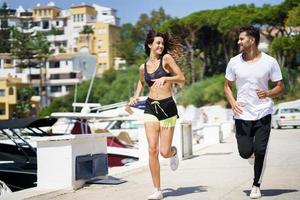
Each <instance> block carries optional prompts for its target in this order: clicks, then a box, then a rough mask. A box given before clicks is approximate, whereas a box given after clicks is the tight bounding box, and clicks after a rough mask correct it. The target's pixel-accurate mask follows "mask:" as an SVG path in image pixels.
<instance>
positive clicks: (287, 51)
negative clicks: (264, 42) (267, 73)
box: [269, 35, 300, 85]
mask: <svg viewBox="0 0 300 200" xmlns="http://www.w3.org/2000/svg"><path fill="white" fill-rule="evenodd" d="M269 49H270V52H271V53H272V54H273V55H275V56H276V58H277V60H278V62H279V64H280V66H281V67H286V68H287V71H288V76H287V78H288V82H289V85H293V83H295V81H296V80H295V78H294V76H293V73H292V69H293V66H294V67H296V65H297V61H296V55H297V53H298V54H299V52H300V35H296V36H293V37H291V36H283V37H278V38H276V39H274V40H273V42H272V43H271V45H270V47H269ZM296 69H297V68H296Z"/></svg>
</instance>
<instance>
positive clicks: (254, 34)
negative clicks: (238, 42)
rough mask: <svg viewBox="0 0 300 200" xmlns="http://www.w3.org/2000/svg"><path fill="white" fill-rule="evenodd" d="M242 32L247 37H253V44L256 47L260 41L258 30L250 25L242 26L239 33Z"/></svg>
mask: <svg viewBox="0 0 300 200" xmlns="http://www.w3.org/2000/svg"><path fill="white" fill-rule="evenodd" d="M242 32H246V34H247V36H251V37H254V39H255V44H256V46H258V44H259V40H260V33H259V29H258V28H256V27H254V26H251V25H249V26H243V27H241V28H240V33H242Z"/></svg>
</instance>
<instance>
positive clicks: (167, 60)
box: [163, 53, 174, 63]
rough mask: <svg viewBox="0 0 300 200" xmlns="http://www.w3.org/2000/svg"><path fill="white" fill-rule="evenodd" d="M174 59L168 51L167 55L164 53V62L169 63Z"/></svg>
mask: <svg viewBox="0 0 300 200" xmlns="http://www.w3.org/2000/svg"><path fill="white" fill-rule="evenodd" d="M173 60H174V58H173V57H172V56H171V55H170V54H168V53H166V54H165V55H163V62H164V63H169V62H171V61H173Z"/></svg>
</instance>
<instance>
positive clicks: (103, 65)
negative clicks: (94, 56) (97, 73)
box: [99, 63, 107, 68]
mask: <svg viewBox="0 0 300 200" xmlns="http://www.w3.org/2000/svg"><path fill="white" fill-rule="evenodd" d="M99 67H100V68H106V67H107V64H106V63H99Z"/></svg>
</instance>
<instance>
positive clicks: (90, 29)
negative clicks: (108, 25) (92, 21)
mask: <svg viewBox="0 0 300 200" xmlns="http://www.w3.org/2000/svg"><path fill="white" fill-rule="evenodd" d="M93 33H94V30H93V27H92V26H90V25H84V26H83V30H82V31H81V34H86V35H87V41H88V48H89V52H91V50H90V35H91V34H93Z"/></svg>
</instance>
